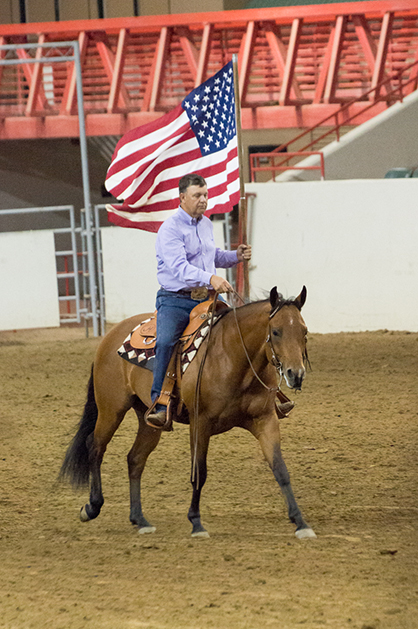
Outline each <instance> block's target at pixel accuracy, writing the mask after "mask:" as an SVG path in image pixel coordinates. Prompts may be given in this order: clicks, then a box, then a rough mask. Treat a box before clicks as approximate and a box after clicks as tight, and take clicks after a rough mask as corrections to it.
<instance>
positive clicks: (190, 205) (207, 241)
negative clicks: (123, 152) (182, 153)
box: [147, 174, 251, 428]
mask: <svg viewBox="0 0 418 629" xmlns="http://www.w3.org/2000/svg"><path fill="white" fill-rule="evenodd" d="M179 195H180V207H179V208H178V210H177V212H176V213H175V214H174V215H173V216H171V217H170V218H168V219H167V220H166V221H164V223H163V224H162V225H161V227H160V229H159V231H158V235H157V241H156V244H155V249H156V254H157V278H158V281H159V284H160V286H161V288H160V290H159V291H158V293H157V300H156V308H157V342H156V346H155V367H154V380H153V386H152V390H151V399H152V401H153V402H155V400H157V399H158V397H159V396H160V393H161V388H162V385H163V381H164V377H165V374H166V371H167V367H168V364H169V362H170V358H171V354H172V352H173V348H174V346H175V345H176V343H177V341H178V340H179V338H180V336H181V334H182V333H183V331H184V329H185V328H186V326H187V323H188V321H189V315H190V312H191V311H192V310H193V308H194V307H195V306H196V305H198V304H199V303H201V302H203V301H206V300H208V299H209V298H210V297H211V296H213V294H214V293H215V291H216V292H218V293H228V292H230V291H232V290H233V287H232V286H231V284H230V283H229V282H228V281H227V280H226V279H224V278H223V277H220V276H219V275H216V268H217V267H221V268H229V267H232V266H235V265H236V264H238V263H239V262H242V261H243V260H250V259H251V246H250V245H244V244H241V245H239V246H238V249H237V250H236V251H223V250H221V249H219V248H217V247H216V246H215V242H214V238H213V227H212V223H211V221H210V220H209V219H208V217H207V216H204V213H205V211H206V208H207V205H208V189H207V185H206V181H205V180H204V178H203V177H202V176H201V175H195V174H189V175H185V176H184V177H182V178H181V179H180V181H179ZM211 294H212V295H211ZM166 412H167V408H166V406H164V405H162V404H159V403H157V404H156V405H155V407H154V409H153V410H152V412H151V413H150V414H149V415H148V416H147V422H148V423H150V424H152V425H153V426H155V428H162V426H164V424H165V422H166Z"/></svg>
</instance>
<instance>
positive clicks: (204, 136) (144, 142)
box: [105, 61, 239, 231]
mask: <svg viewBox="0 0 418 629" xmlns="http://www.w3.org/2000/svg"><path fill="white" fill-rule="evenodd" d="M188 173H197V174H199V175H202V176H203V177H204V178H205V179H206V181H207V184H208V191H209V202H208V209H207V211H206V215H210V214H215V213H216V214H217V213H220V212H229V211H230V210H232V207H233V206H234V205H235V204H236V203H238V201H239V170H238V151H237V132H236V125H235V101H234V75H233V68H232V61H230V62H229V63H228V64H227V65H226V66H224V67H223V68H222V69H221V70H220V71H219V72H217V73H216V74H215V75H214V76H212V77H211V78H210V79H208V80H207V81H205V82H204V83H202V84H201V85H200V86H199V87H196V88H195V89H194V90H193V91H192V92H191V93H190V94H189V95H188V96H187V97H186V98H185V99H184V100H183V101H182V102H181V103H180V104H179V105H177V107H176V108H175V109H173V110H172V111H171V112H169V113H167V114H165V115H164V116H162V117H161V118H159V119H158V120H155V121H153V122H150V123H148V124H145V125H142V126H141V127H137V128H136V129H133V130H132V131H129V132H128V133H127V134H126V135H124V136H123V137H122V138H121V140H119V142H118V144H117V146H116V149H115V152H114V155H113V158H112V163H111V165H110V167H109V170H108V172H107V176H106V182H105V186H106V188H107V190H108V191H109V192H110V193H111V194H112V195H113V196H114V197H115V198H116V199H121V200H122V201H123V203H122V204H121V205H107V206H106V208H107V210H108V217H109V220H110V221H111V222H112V223H115V224H116V225H120V226H122V227H136V228H138V229H145V230H147V231H158V228H159V226H160V225H161V223H162V222H163V221H164V220H165V219H166V218H168V217H169V216H170V215H171V214H172V213H173V212H175V211H176V209H177V207H178V204H179V192H178V182H179V180H180V178H181V177H182V176H183V175H186V174H188Z"/></svg>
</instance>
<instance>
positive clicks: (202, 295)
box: [176, 286, 215, 301]
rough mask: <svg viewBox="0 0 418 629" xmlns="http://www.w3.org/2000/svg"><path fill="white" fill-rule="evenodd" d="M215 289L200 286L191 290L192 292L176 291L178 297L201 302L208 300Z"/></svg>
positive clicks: (185, 290)
mask: <svg viewBox="0 0 418 629" xmlns="http://www.w3.org/2000/svg"><path fill="white" fill-rule="evenodd" d="M214 292H215V291H214V289H213V288H206V286H198V287H197V288H191V289H190V290H187V289H184V290H183V289H182V290H176V293H177V294H178V295H186V296H187V297H190V298H191V299H194V300H195V301H201V300H204V299H207V298H208V295H209V293H214Z"/></svg>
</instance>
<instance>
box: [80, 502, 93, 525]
mask: <svg viewBox="0 0 418 629" xmlns="http://www.w3.org/2000/svg"><path fill="white" fill-rule="evenodd" d="M90 519H91V518H89V516H88V514H87V511H86V505H84V507H81V509H80V520H81V521H82V522H89V520H90Z"/></svg>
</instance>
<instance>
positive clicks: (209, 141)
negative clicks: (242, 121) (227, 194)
mask: <svg viewBox="0 0 418 629" xmlns="http://www.w3.org/2000/svg"><path fill="white" fill-rule="evenodd" d="M181 106H182V107H183V109H184V110H185V112H186V113H187V115H188V117H189V121H190V126H191V128H192V129H193V132H194V134H195V136H196V139H197V141H198V143H199V147H200V150H201V152H202V155H210V154H211V153H216V152H217V151H220V150H222V149H224V148H225V147H226V146H227V145H228V142H229V140H230V139H231V138H233V137H234V135H235V134H236V129H235V98H234V74H233V69H232V61H230V62H229V63H228V64H227V65H226V66H224V67H223V68H222V70H219V72H217V73H216V74H215V75H214V76H212V77H211V78H210V79H208V80H207V81H205V82H204V83H202V84H201V85H199V87H196V89H194V90H193V91H192V92H190V94H189V95H188V96H186V98H185V99H184V100H183V101H182V103H181Z"/></svg>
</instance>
